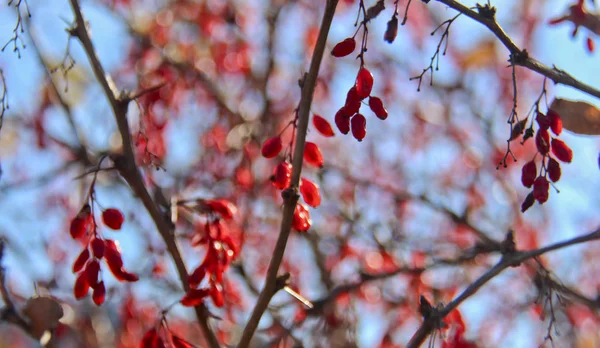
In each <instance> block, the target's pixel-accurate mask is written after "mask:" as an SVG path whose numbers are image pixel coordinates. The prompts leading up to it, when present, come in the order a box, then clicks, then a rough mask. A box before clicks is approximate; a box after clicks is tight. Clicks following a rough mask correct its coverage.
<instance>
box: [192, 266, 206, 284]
mask: <svg viewBox="0 0 600 348" xmlns="http://www.w3.org/2000/svg"><path fill="white" fill-rule="evenodd" d="M205 275H206V267H204V265H200V266H198V267H197V268H196V269H195V270H194V272H192V274H190V275H189V277H188V283H190V286H191V287H192V288H196V287H198V285H200V283H201V282H202V280H203V279H204V276H205Z"/></svg>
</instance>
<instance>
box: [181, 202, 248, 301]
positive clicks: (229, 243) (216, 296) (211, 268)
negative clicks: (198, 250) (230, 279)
mask: <svg viewBox="0 0 600 348" xmlns="http://www.w3.org/2000/svg"><path fill="white" fill-rule="evenodd" d="M196 203H197V206H196V210H197V211H200V212H202V213H203V214H205V217H206V220H205V222H204V224H201V226H202V228H199V229H198V230H197V231H196V234H195V235H194V236H193V237H192V240H191V244H192V246H193V247H196V246H199V245H206V248H207V250H206V255H205V256H204V260H203V261H202V263H201V264H200V265H199V266H198V267H196V269H195V270H194V271H193V272H192V273H191V274H190V275H189V276H188V283H189V285H190V290H189V291H188V292H187V293H186V294H185V296H183V298H182V299H181V301H180V302H181V304H182V305H184V306H186V307H195V306H197V305H199V304H201V303H203V302H204V299H205V298H206V297H208V296H210V298H211V299H212V302H213V303H214V305H215V306H217V307H222V306H223V305H224V304H225V301H224V298H223V273H224V272H225V271H226V270H227V268H228V267H229V265H230V264H231V262H232V261H233V260H234V258H235V257H236V256H237V254H238V253H239V250H238V247H237V245H236V244H235V243H234V241H233V238H232V237H231V234H230V233H229V231H228V229H227V226H226V225H225V224H224V223H223V220H231V219H233V217H234V215H235V213H236V212H237V208H236V206H235V205H234V204H233V203H231V202H229V201H227V200H225V199H214V200H201V199H200V200H197V201H196ZM205 279H207V280H208V281H207V283H208V284H207V285H208V287H202V288H199V286H200V284H201V283H202V282H203V281H204V280H205Z"/></svg>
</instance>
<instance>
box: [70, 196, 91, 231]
mask: <svg viewBox="0 0 600 348" xmlns="http://www.w3.org/2000/svg"><path fill="white" fill-rule="evenodd" d="M91 212H92V209H91V208H90V205H89V204H86V205H84V206H83V207H82V208H81V210H79V213H77V216H76V217H75V218H74V219H73V220H71V226H70V228H69V232H70V233H71V237H72V238H73V239H78V238H80V237H82V236H83V235H84V234H85V233H86V232H87V230H88V227H89V226H90V222H91V221H92V219H91V217H92V216H91Z"/></svg>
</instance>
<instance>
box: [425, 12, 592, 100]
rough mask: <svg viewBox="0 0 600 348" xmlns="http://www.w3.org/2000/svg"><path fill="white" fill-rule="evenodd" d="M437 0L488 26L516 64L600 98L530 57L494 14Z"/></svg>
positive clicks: (589, 89)
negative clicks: (507, 32) (513, 39)
mask: <svg viewBox="0 0 600 348" xmlns="http://www.w3.org/2000/svg"><path fill="white" fill-rule="evenodd" d="M436 1H437V2H441V3H442V4H445V5H447V6H448V7H451V8H453V9H455V10H456V11H458V12H461V13H462V14H464V15H465V16H467V17H469V18H471V19H473V20H475V21H477V22H479V23H481V24H483V25H484V26H486V27H487V28H488V29H489V30H490V31H491V32H492V33H494V35H496V37H497V38H498V39H499V40H500V42H502V44H503V45H504V47H506V48H507V49H508V50H509V51H510V55H511V57H513V58H512V59H513V63H514V64H515V65H519V66H522V67H525V68H528V69H530V70H532V71H535V72H537V73H538V74H541V75H544V76H546V77H548V78H549V79H551V80H552V81H554V83H556V84H562V85H565V86H571V87H573V88H575V89H578V90H580V91H582V92H585V93H587V94H589V95H592V96H594V97H596V98H600V90H598V89H596V88H594V87H592V86H589V85H587V84H585V83H583V82H580V81H579V80H577V79H576V78H574V77H573V76H571V75H570V74H568V73H567V72H565V71H562V70H560V69H557V68H556V67H552V68H550V67H548V66H546V65H544V64H542V63H540V62H539V61H537V60H535V59H533V58H531V57H529V55H528V53H527V50H521V49H520V48H519V46H517V45H516V44H515V43H514V42H513V41H512V39H511V38H510V37H509V36H508V35H507V34H506V33H505V32H504V30H503V29H502V27H500V25H499V24H498V22H496V19H495V18H494V16H485V15H483V14H482V13H480V12H476V11H474V10H471V9H470V8H468V7H467V6H465V5H463V4H461V3H460V2H457V1H455V0H436Z"/></svg>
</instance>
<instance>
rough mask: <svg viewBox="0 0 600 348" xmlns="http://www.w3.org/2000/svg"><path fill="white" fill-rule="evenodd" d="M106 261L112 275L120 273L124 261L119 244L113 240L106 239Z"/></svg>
mask: <svg viewBox="0 0 600 348" xmlns="http://www.w3.org/2000/svg"><path fill="white" fill-rule="evenodd" d="M104 259H105V260H106V264H107V265H108V268H109V269H110V271H111V272H112V274H116V273H119V271H120V270H121V267H123V259H122V258H121V248H119V244H117V243H116V242H115V241H113V240H111V239H105V240H104Z"/></svg>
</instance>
